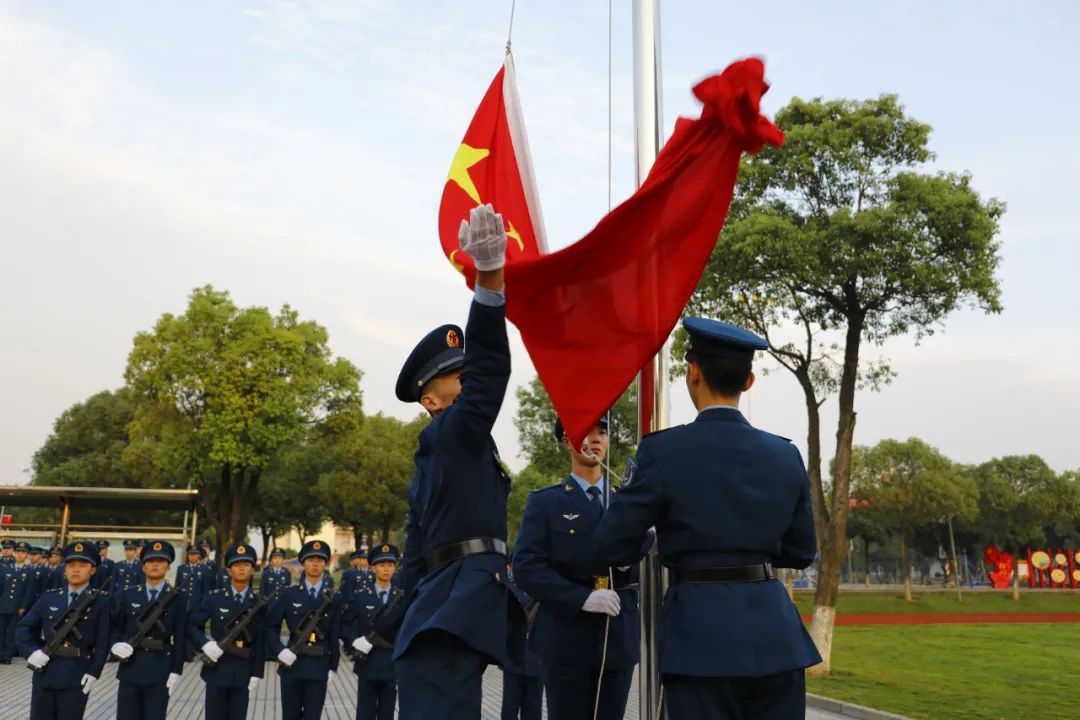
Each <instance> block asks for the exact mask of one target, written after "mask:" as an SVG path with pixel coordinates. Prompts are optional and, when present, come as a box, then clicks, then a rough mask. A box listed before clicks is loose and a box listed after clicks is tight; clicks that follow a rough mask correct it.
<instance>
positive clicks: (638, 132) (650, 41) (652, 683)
mask: <svg viewBox="0 0 1080 720" xmlns="http://www.w3.org/2000/svg"><path fill="white" fill-rule="evenodd" d="M633 12H634V21H633V36H634V158H635V166H636V170H637V186H638V187H641V184H642V183H643V182H645V178H646V176H647V175H648V174H649V170H650V168H652V164H653V161H655V160H656V156H657V154H658V153H659V152H660V146H661V144H662V142H663V141H662V134H663V123H662V121H661V115H660V103H661V93H660V0H634V6H633ZM666 353H667V345H666V344H665V346H664V347H663V348H661V350H660V352H659V353H658V354H657V355H656V357H654V358H652V359H651V360H649V362H648V363H646V365H645V367H644V368H642V370H641V373H640V374H639V375H638V436H639V437H640V436H641V435H644V434H645V433H649V432H655V431H657V430H662V429H664V428H666V427H667V426H668V424H669V420H668V397H667V372H666V368H665V365H666V363H665V359H666ZM665 585H666V583H665V578H664V573H663V569H662V568H661V566H660V561H659V558H658V556H657V555H656V554H655V553H651V554H650V555H648V556H647V557H646V558H645V559H644V560H642V562H641V662H640V664H639V665H638V692H639V697H640V708H639V717H640V718H641V720H661V718H662V717H663V715H664V713H663V709H662V707H661V697H662V695H661V687H660V666H659V663H658V660H659V657H658V654H657V638H658V630H659V627H658V623H659V619H660V603H661V602H662V600H663V597H664V588H665Z"/></svg>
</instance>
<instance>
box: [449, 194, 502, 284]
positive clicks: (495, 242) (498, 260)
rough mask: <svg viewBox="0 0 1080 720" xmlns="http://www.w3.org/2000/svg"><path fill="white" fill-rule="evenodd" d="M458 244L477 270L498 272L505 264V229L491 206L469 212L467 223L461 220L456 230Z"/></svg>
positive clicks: (478, 207)
mask: <svg viewBox="0 0 1080 720" xmlns="http://www.w3.org/2000/svg"><path fill="white" fill-rule="evenodd" d="M458 242H459V243H461V249H462V250H464V251H465V252H467V253H468V254H469V255H471V256H472V259H473V262H475V263H476V269H477V270H481V271H489V270H498V269H499V268H501V267H502V266H503V265H505V264H506V229H505V228H504V227H503V218H502V215H500V214H498V213H496V212H495V209H494V208H492V207H491V205H477V206H476V207H474V208H473V209H472V210H471V211H470V212H469V219H468V221H465V220H462V221H461V227H459V228H458Z"/></svg>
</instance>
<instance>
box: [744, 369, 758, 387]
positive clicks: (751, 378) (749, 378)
mask: <svg viewBox="0 0 1080 720" xmlns="http://www.w3.org/2000/svg"><path fill="white" fill-rule="evenodd" d="M755 380H757V376H756V375H754V371H753V370H751V371H750V374H749V375H747V376H746V383H744V384H743V389H742V391H743V392H746V391H747V390H749V389H750V388H752V387H754V381H755Z"/></svg>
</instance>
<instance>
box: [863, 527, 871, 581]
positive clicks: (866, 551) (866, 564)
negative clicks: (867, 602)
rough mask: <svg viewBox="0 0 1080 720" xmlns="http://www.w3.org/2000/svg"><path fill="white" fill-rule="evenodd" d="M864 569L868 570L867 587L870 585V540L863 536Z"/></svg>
mask: <svg viewBox="0 0 1080 720" xmlns="http://www.w3.org/2000/svg"><path fill="white" fill-rule="evenodd" d="M863 569H864V570H866V587H870V540H869V539H867V538H863Z"/></svg>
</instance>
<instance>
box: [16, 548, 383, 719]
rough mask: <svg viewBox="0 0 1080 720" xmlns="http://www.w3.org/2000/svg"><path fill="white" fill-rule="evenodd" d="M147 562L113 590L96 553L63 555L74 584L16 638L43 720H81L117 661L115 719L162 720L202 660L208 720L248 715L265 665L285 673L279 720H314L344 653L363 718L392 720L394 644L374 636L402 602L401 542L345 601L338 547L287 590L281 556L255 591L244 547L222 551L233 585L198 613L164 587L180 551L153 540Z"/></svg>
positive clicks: (373, 556) (42, 600)
mask: <svg viewBox="0 0 1080 720" xmlns="http://www.w3.org/2000/svg"><path fill="white" fill-rule="evenodd" d="M139 555H140V558H139V559H140V561H141V563H140V564H141V566H142V572H143V577H142V580H141V582H139V583H138V584H135V585H132V586H131V587H128V588H127V589H119V588H116V587H115V586H114V581H113V580H112V579H109V580H107V581H106V582H104V583H101V582H98V583H95V582H94V581H93V578H94V577H95V576H96V574H97V572H98V571H99V570H102V568H103V565H102V562H101V557H100V555H99V553H98V552H97V549H96V548H95V547H94V545H93V544H92V543H89V542H74V543H70V544H69V545H68V546H67V547H65V548H64V549H63V552H62V559H63V565H62V568H63V573H64V582H63V584H62V585H61V586H60V587H59V588H56V589H50V590H46V591H45V592H43V593H42V594H41V596H40V597H39V598H38V599H37V600H36V602H34V603H33V605H32V606H31V607H30V608H29V610H28V611H27V612H26V614H25V615H24V616H23V617H22V619H21V620H19V621H18V623H17V627H16V631H15V638H16V643H17V646H18V650H19V652H20V653H21V654H22V655H23V656H24V657H26V658H27V665H28V667H29V668H30V669H31V670H32V671H33V672H34V678H33V689H32V693H31V717H32V718H34V720H72V719H74V720H78V719H79V718H82V717H83V713H84V712H85V709H86V703H87V699H88V697H89V694H90V692H91V688H93V686H94V684H95V683H96V682H97V680H98V678H100V676H101V673H102V671H103V669H104V667H105V663H106V662H107V661H109V659H110V658H111V659H113V660H116V661H117V662H118V663H119V666H118V669H117V673H116V674H117V680H118V684H119V688H118V691H117V696H116V697H117V718H118V720H163V718H164V717H165V714H166V711H167V709H168V703H169V696H170V695H171V694H172V693H173V691H174V690H175V689H176V687H177V685H178V683H179V681H180V677H181V674H182V671H183V666H184V663H185V662H188V661H191V660H195V661H197V662H199V663H200V664H201V671H200V675H201V677H202V680H203V681H204V683H205V686H206V692H205V707H204V712H205V717H206V718H208V719H209V720H241V719H242V718H245V717H246V716H247V706H248V701H249V698H250V695H251V693H253V692H254V691H255V690H256V689H257V688H258V685H259V683H260V682H261V681H262V680H263V675H264V671H265V665H266V662H267V661H276V663H277V665H278V676H279V682H280V692H279V693H278V695H279V697H280V699H281V705H282V715H283V716H284V717H285V718H287V719H290V720H315V719H317V718H319V716H320V715H321V714H322V707H323V703H324V701H325V698H326V690H327V685H328V683H329V682H330V681H332V680H333V678H334V676H335V674H336V673H337V671H338V665H339V661H340V658H341V655H342V652H343V651H344V652H345V653H346V655H347V657H348V658H349V659H350V660H351V661H352V663H353V672H354V673H355V674H356V675H357V679H358V683H357V685H358V692H357V713H356V716H357V718H358V720H366V719H369V720H376V719H378V720H389V719H390V718H392V717H393V713H394V705H395V702H396V693H397V689H396V683H395V677H394V667H393V661H392V653H393V643H392V642H391V641H388V640H386V639H384V638H383V637H381V636H380V635H379V633H378V632H377V631H376V628H377V622H378V620H379V618H380V617H381V616H382V615H383V614H385V613H386V612H388V611H389V610H391V609H392V607H393V606H394V605H395V604H396V603H397V602H398V601H399V600H400V598H401V596H402V591H401V589H400V588H398V587H396V586H395V585H394V582H393V577H394V573H395V571H396V569H397V566H398V563H399V560H400V554H399V552H398V549H397V548H396V547H394V546H393V545H389V544H384V545H380V546H377V547H374V548H372V549H371V551H369V553H368V555H367V556H366V557H363V556H361V555H360V553H359V552H358V553H354V554H353V558H352V560H353V567H352V568H350V570H348V571H346V573H345V574H344V575H343V582H342V585H341V588H340V589H338V590H337V591H335V589H334V587H333V583H332V579H331V576H330V575H329V574H328V573H327V571H326V568H327V563H328V561H329V559H330V548H329V547H328V546H327V545H326V544H325V543H323V542H321V541H318V540H313V541H309V542H307V543H305V544H304V546H303V548H302V549H301V551H300V554H299V560H300V563H301V566H302V568H303V570H302V573H301V577H300V579H299V582H297V583H296V584H292V583H291V582H289V581H286V582H285V583H282V584H278V577H279V575H280V574H281V571H283V572H284V573H285V574H286V575H288V570H286V569H285V568H283V567H281V564H280V562H281V560H283V559H284V554H283V553H280V552H275V553H274V559H273V560H272V562H271V566H270V567H268V568H265V569H264V570H263V574H262V581H261V583H260V587H259V588H258V589H256V588H255V587H254V583H253V577H254V574H255V570H256V565H257V555H256V552H255V549H254V548H253V547H251V546H250V545H247V544H245V543H237V544H235V545H232V546H231V547H229V548H228V549H227V550H226V551H225V553H224V557H223V562H222V567H221V570H222V571H223V572H224V574H225V576H226V577H227V578H228V580H227V582H226V583H224V584H222V585H221V586H219V587H215V588H213V589H209V590H205V591H204V589H203V588H199V591H200V596H199V598H198V600H197V601H195V602H193V601H192V598H191V597H189V596H188V594H187V593H186V591H185V590H184V588H183V586H181V585H180V583H179V582H178V583H176V584H173V583H169V582H168V581H167V577H166V576H167V575H168V573H169V570H170V568H171V566H172V564H173V562H174V560H175V549H174V548H173V546H172V545H171V544H170V543H168V542H166V541H163V540H158V541H152V542H148V543H146V544H145V545H144V546H143V547H142V549H141V550H140V551H139ZM361 559H362V560H364V561H365V562H360V560H361ZM367 562H370V566H371V568H370V569H368V567H366V564H367ZM274 563H277V564H276V565H275V564H274ZM189 565H192V563H189ZM179 569H180V570H182V569H183V567H181V568H179ZM189 572H190V573H193V574H196V576H199V575H200V574H201V571H196V570H191V571H189ZM215 574H216V573H215ZM178 577H180V573H178ZM290 577H291V576H290ZM283 627H284V629H285V631H286V632H287V637H285V636H283V635H282V628H283Z"/></svg>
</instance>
